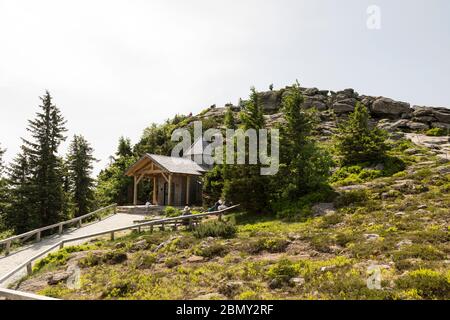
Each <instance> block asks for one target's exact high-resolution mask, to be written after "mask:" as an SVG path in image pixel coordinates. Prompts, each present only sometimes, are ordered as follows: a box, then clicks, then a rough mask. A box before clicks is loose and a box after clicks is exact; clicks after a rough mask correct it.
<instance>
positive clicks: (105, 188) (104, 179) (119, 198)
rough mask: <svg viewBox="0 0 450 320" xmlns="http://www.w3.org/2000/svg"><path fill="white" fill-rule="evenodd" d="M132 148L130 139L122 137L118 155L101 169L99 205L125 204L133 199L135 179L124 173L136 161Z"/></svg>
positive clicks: (97, 199)
mask: <svg viewBox="0 0 450 320" xmlns="http://www.w3.org/2000/svg"><path fill="white" fill-rule="evenodd" d="M131 150H132V148H131V143H130V139H127V138H124V137H121V138H120V139H119V144H118V147H117V152H116V157H114V158H113V162H112V163H111V164H110V165H109V166H108V167H107V168H106V169H104V170H102V171H100V173H99V175H98V178H97V185H96V188H95V200H96V203H98V204H99V205H101V206H106V205H110V204H112V203H117V204H119V205H124V204H127V203H129V202H130V201H131V198H132V191H133V189H132V188H133V179H132V178H131V177H127V176H125V174H124V172H125V171H126V170H127V169H128V168H129V167H130V166H131V165H132V164H133V163H134V162H135V161H136V157H135V156H134V155H133V153H132V151H131ZM141 189H142V188H141ZM147 194H148V193H147Z"/></svg>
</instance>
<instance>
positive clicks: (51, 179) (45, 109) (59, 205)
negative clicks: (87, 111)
mask: <svg viewBox="0 0 450 320" xmlns="http://www.w3.org/2000/svg"><path fill="white" fill-rule="evenodd" d="M40 99H41V101H42V104H41V105H40V106H39V108H40V111H39V112H37V113H36V117H35V119H34V120H29V121H28V128H27V130H28V131H29V132H30V133H31V137H32V139H31V140H26V139H23V141H24V150H25V153H26V154H27V155H28V165H29V168H30V171H31V175H32V176H31V182H30V183H31V185H33V186H34V187H35V188H36V189H37V190H36V197H35V198H33V199H27V201H35V204H36V207H37V210H36V212H34V214H36V215H37V218H36V219H32V220H33V221H34V220H36V221H38V224H39V225H41V226H42V225H48V224H52V223H55V222H58V221H60V220H63V219H64V218H65V217H66V213H65V212H63V209H64V193H63V176H62V172H61V166H62V159H61V158H60V157H59V156H58V147H59V145H60V144H61V142H62V141H64V140H65V137H64V132H65V131H66V128H65V124H66V121H65V120H64V118H63V116H62V115H61V111H60V110H59V109H58V108H57V107H56V106H55V105H54V104H53V103H52V97H51V96H50V93H49V92H48V91H46V93H45V95H44V96H43V97H40Z"/></svg>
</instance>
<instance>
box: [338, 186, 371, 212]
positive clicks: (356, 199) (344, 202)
mask: <svg viewBox="0 0 450 320" xmlns="http://www.w3.org/2000/svg"><path fill="white" fill-rule="evenodd" d="M368 198H369V196H368V193H367V191H366V190H364V189H358V190H351V191H346V192H344V193H342V194H341V195H340V196H339V197H337V198H336V199H335V200H334V205H335V206H336V207H337V208H342V207H346V206H350V205H353V204H358V203H363V202H365V201H367V200H368Z"/></svg>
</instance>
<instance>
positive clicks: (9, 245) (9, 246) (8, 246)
mask: <svg viewBox="0 0 450 320" xmlns="http://www.w3.org/2000/svg"><path fill="white" fill-rule="evenodd" d="M10 250H11V241H8V242H7V243H6V248H5V255H6V256H7V255H8V254H9V251H10Z"/></svg>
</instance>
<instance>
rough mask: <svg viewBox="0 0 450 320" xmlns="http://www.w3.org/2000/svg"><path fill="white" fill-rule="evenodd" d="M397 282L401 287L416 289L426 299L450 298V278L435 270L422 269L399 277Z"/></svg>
mask: <svg viewBox="0 0 450 320" xmlns="http://www.w3.org/2000/svg"><path fill="white" fill-rule="evenodd" d="M395 284H396V285H397V287H398V288H400V289H416V290H417V293H418V294H419V295H420V296H421V297H423V298H425V299H449V298H450V279H448V278H447V277H446V275H445V274H441V273H439V272H437V271H434V270H429V269H420V270H415V271H411V272H408V273H407V274H406V275H404V276H402V277H400V278H398V279H397V280H396V281H395Z"/></svg>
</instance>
